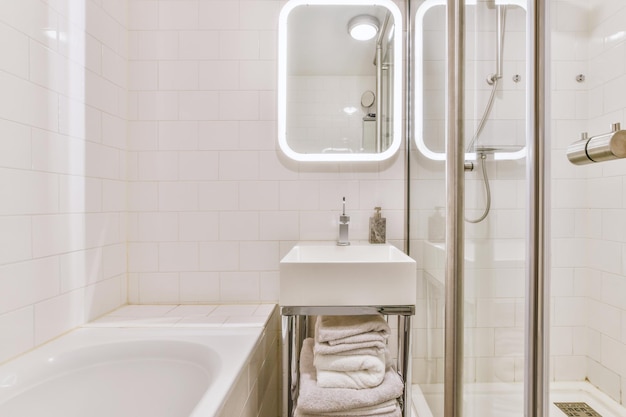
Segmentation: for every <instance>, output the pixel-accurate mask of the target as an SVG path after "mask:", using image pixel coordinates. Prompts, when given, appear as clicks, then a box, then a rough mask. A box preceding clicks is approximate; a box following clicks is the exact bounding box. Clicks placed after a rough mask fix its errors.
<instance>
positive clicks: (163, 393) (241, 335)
mask: <svg viewBox="0 0 626 417" xmlns="http://www.w3.org/2000/svg"><path fill="white" fill-rule="evenodd" d="M262 332H263V329H262V328H236V329H233V328H199V329H193V328H81V329H77V330H74V331H72V332H70V333H68V334H67V335H65V336H63V337H61V338H59V339H57V340H54V341H52V342H50V343H48V344H45V345H43V346H42V347H40V348H38V349H35V350H34V351H31V352H29V353H27V354H25V355H22V356H21V357H19V358H18V359H16V360H13V361H11V362H8V363H7V364H5V365H3V366H2V367H0V416H7V417H9V416H10V417H38V416H46V417H57V416H58V417H85V416H89V417H100V416H102V417H105V416H106V417H110V416H116V417H143V416H150V417H212V416H215V415H216V414H217V413H218V412H219V410H220V409H221V408H222V405H223V404H224V402H225V400H226V398H227V397H228V395H229V392H230V390H231V387H232V386H233V385H234V383H235V381H236V380H237V377H238V375H239V373H240V371H241V370H242V369H243V367H244V366H245V364H246V362H247V361H248V359H249V357H250V355H251V352H252V351H253V349H254V347H255V345H256V343H257V341H258V340H259V338H260V336H261V334H262Z"/></svg>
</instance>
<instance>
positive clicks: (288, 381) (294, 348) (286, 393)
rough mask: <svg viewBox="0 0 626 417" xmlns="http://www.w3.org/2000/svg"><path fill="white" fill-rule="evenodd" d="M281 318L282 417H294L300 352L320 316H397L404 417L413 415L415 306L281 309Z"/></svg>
mask: <svg viewBox="0 0 626 417" xmlns="http://www.w3.org/2000/svg"><path fill="white" fill-rule="evenodd" d="M280 313H281V316H282V364H283V412H282V413H283V417H293V413H294V408H295V407H294V406H295V404H296V401H297V399H298V389H299V387H298V384H299V380H300V371H299V369H300V350H301V349H302V343H303V342H304V339H305V338H306V337H308V336H312V332H313V326H312V325H311V324H310V323H309V317H310V316H317V315H335V316H339V315H344V316H356V315H368V314H377V313H380V314H383V315H385V316H397V320H398V346H397V348H398V351H397V356H396V358H397V363H396V365H397V366H396V369H397V370H398V373H399V374H400V376H401V378H402V380H403V382H404V395H403V396H402V398H401V399H400V405H401V407H402V416H403V417H410V416H411V318H412V316H413V315H415V306H414V305H391V306H388V305H387V306H281V308H280Z"/></svg>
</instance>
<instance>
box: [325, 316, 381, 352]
mask: <svg viewBox="0 0 626 417" xmlns="http://www.w3.org/2000/svg"><path fill="white" fill-rule="evenodd" d="M315 328H316V329H315V330H316V331H315V338H316V339H315V340H317V341H318V342H328V343H329V344H330V345H331V346H332V345H336V344H339V343H361V342H369V341H380V342H383V343H384V342H385V341H386V340H387V337H388V336H389V333H390V329H389V325H388V324H387V322H386V321H385V319H384V318H383V316H382V315H380V314H375V315H364V316H318V317H317V321H316V322H315Z"/></svg>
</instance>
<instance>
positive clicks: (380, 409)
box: [294, 400, 401, 417]
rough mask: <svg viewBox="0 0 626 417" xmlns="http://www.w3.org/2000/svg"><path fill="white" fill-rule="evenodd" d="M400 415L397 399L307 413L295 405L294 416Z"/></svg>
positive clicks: (350, 416)
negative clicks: (348, 408)
mask: <svg viewBox="0 0 626 417" xmlns="http://www.w3.org/2000/svg"><path fill="white" fill-rule="evenodd" d="M358 416H364V417H368V416H369V417H400V416H401V410H400V406H399V405H398V401H396V400H392V401H388V402H386V403H383V404H380V405H374V406H371V407H362V408H355V409H353V410H344V411H337V412H330V413H319V414H307V413H305V412H303V411H302V410H301V409H300V408H299V407H296V411H295V413H294V417H358Z"/></svg>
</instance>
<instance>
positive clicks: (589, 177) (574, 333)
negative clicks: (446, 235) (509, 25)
mask: <svg viewBox="0 0 626 417" xmlns="http://www.w3.org/2000/svg"><path fill="white" fill-rule="evenodd" d="M554 7H555V8H556V11H557V15H558V16H562V18H560V19H558V20H557V21H556V22H555V24H556V27H555V29H556V32H555V40H554V47H553V49H554V50H555V51H556V53H557V54H558V55H557V56H556V57H555V59H556V60H557V62H556V64H555V69H554V71H553V80H555V81H554V83H555V89H556V90H557V92H556V97H557V100H558V101H556V102H555V104H554V105H553V112H554V113H555V114H557V115H558V117H557V118H556V119H557V120H555V134H554V144H553V148H554V154H553V171H554V175H553V177H554V185H553V188H554V189H555V190H559V191H558V193H555V197H554V200H555V214H554V218H557V217H561V218H562V220H561V221H560V222H559V227H558V228H556V230H555V231H556V233H555V234H556V236H555V241H554V244H553V246H554V248H555V249H554V252H555V253H554V261H553V262H554V264H555V265H554V266H555V267H556V268H557V270H556V272H555V275H556V277H557V278H559V281H558V282H555V284H556V288H555V292H557V291H558V292H557V294H555V295H558V296H560V297H559V298H557V300H556V302H555V306H554V310H553V315H554V316H555V317H554V320H553V321H554V325H555V326H558V327H556V328H555V330H556V331H557V332H560V333H557V334H562V335H563V339H562V340H560V341H558V339H557V341H555V342H554V343H553V345H556V348H558V351H559V352H560V354H559V353H555V355H557V356H556V357H555V370H554V374H555V378H556V379H563V378H564V377H566V376H567V375H568V374H569V373H571V372H572V370H574V371H575V372H576V373H577V374H580V369H579V368H581V367H583V368H584V369H583V370H584V372H585V374H584V375H585V376H586V377H587V378H588V379H589V380H590V381H591V383H593V384H594V385H597V386H598V387H599V388H600V389H602V390H603V391H604V392H605V393H607V394H608V395H610V396H611V397H612V398H614V399H615V400H617V401H619V402H621V403H622V404H624V403H626V398H625V397H624V394H623V388H624V384H625V382H626V368H625V367H624V364H625V362H624V354H625V353H626V333H625V331H626V328H624V326H623V322H624V318H625V317H626V315H625V314H626V305H625V304H624V302H623V301H622V298H623V297H621V295H622V294H623V293H624V286H625V285H626V269H625V268H624V265H625V263H624V260H625V259H626V258H624V256H625V255H626V252H625V251H624V247H625V244H626V238H625V236H626V235H625V234H624V230H625V229H624V226H625V224H624V220H623V218H624V216H625V208H626V205H625V204H626V200H624V191H625V188H624V178H626V165H624V161H614V162H607V163H603V164H598V165H595V166H585V167H574V166H573V165H569V164H568V163H567V162H563V161H564V160H565V157H564V149H565V148H566V146H567V145H568V144H569V143H570V142H573V141H574V140H575V139H577V138H578V137H579V135H580V132H582V131H588V132H589V135H590V136H593V135H597V134H602V133H606V132H608V131H610V125H611V123H615V122H621V123H622V125H623V123H624V116H625V115H626V112H625V110H626V100H625V99H624V91H626V89H625V87H624V81H625V80H626V67H625V60H624V57H625V56H626V55H625V51H626V42H625V39H624V36H623V34H624V31H625V30H626V24H625V23H624V22H625V21H626V20H625V19H626V6H625V5H624V4H622V3H621V2H613V1H600V0H597V1H593V2H589V3H584V4H583V3H581V2H573V1H559V2H555V5H554ZM577 74H584V75H585V82H584V83H577V82H575V81H574V80H575V76H576V75H577ZM565 102H568V103H571V104H569V107H568V108H566V107H565ZM565 219H567V220H565ZM555 281H556V279H555ZM567 340H572V344H571V345H569V346H568V344H567V342H566V341H567ZM583 354H584V355H585V357H586V360H585V361H581V360H580V359H581V355H583ZM568 355H569V356H568Z"/></svg>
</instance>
